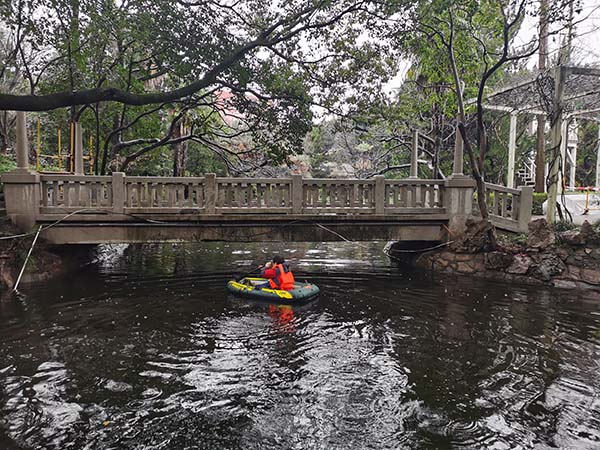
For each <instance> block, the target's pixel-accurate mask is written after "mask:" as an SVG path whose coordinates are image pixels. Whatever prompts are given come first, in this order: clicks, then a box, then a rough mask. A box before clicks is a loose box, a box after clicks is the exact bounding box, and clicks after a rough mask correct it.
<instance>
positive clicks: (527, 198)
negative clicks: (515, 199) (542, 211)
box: [519, 186, 533, 232]
mask: <svg viewBox="0 0 600 450" xmlns="http://www.w3.org/2000/svg"><path fill="white" fill-rule="evenodd" d="M519 190H520V191H521V194H520V201H519V229H520V230H521V231H522V232H525V231H527V230H528V227H529V222H530V221H531V215H532V211H531V210H532V208H533V188H532V187H531V186H521V187H520V188H519Z"/></svg>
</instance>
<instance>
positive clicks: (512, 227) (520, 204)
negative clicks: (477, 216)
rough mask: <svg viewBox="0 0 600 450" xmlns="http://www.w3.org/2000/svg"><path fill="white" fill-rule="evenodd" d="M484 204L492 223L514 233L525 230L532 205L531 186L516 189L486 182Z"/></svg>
mask: <svg viewBox="0 0 600 450" xmlns="http://www.w3.org/2000/svg"><path fill="white" fill-rule="evenodd" d="M485 187H486V199H485V201H486V204H487V206H488V212H489V214H490V219H491V221H492V223H493V224H494V225H495V226H496V227H497V228H501V229H504V230H508V231H513V232H516V233H525V232H527V227H528V224H529V221H530V220H531V215H532V207H533V188H532V187H531V186H521V187H519V188H517V189H514V188H509V187H505V186H500V185H497V184H491V183H486V185H485Z"/></svg>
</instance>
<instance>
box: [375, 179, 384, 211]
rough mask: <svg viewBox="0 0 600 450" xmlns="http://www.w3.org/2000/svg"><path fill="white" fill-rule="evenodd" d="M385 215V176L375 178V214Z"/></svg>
mask: <svg viewBox="0 0 600 450" xmlns="http://www.w3.org/2000/svg"><path fill="white" fill-rule="evenodd" d="M384 213H385V176H383V175H376V176H375V214H377V215H383V214H384Z"/></svg>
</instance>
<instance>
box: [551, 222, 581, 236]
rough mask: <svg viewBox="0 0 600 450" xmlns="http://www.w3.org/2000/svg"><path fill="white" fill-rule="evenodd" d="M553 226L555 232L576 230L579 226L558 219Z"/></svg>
mask: <svg viewBox="0 0 600 450" xmlns="http://www.w3.org/2000/svg"><path fill="white" fill-rule="evenodd" d="M553 228H554V231H555V232H556V233H561V232H563V231H570V230H576V229H578V228H579V226H578V225H576V224H574V223H573V222H569V221H568V220H559V221H557V222H555V223H554V225H553Z"/></svg>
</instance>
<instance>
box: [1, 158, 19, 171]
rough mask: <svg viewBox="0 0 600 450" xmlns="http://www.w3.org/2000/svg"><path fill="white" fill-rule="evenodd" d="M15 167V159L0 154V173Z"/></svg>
mask: <svg viewBox="0 0 600 450" xmlns="http://www.w3.org/2000/svg"><path fill="white" fill-rule="evenodd" d="M16 167H17V163H16V162H15V160H14V159H13V158H12V157H10V156H8V155H0V175H1V174H3V173H5V172H10V171H11V170H13V169H15V168H16Z"/></svg>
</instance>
